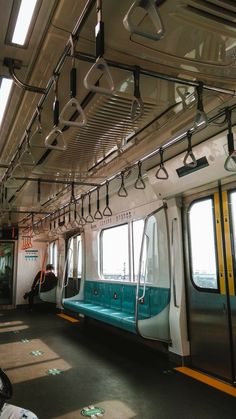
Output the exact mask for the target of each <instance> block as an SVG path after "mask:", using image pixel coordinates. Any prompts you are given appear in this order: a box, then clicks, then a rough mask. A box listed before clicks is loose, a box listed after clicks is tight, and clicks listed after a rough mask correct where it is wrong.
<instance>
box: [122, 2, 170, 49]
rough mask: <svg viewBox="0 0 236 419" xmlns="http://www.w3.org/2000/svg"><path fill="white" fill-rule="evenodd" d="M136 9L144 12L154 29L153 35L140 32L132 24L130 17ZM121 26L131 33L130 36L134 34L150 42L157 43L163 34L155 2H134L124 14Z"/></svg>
mask: <svg viewBox="0 0 236 419" xmlns="http://www.w3.org/2000/svg"><path fill="white" fill-rule="evenodd" d="M138 7H139V8H141V9H144V10H145V11H146V13H147V15H148V16H149V19H150V21H151V22H152V24H153V26H154V28H155V33H151V32H145V31H142V30H141V29H139V27H138V26H137V25H135V24H134V22H133V20H132V16H133V14H134V13H135V10H136V9H137V8H138ZM123 24H124V27H125V29H126V30H127V31H128V32H130V33H131V36H132V35H133V34H135V35H139V36H142V37H144V38H148V39H151V40H152V41H159V40H160V39H162V38H163V36H164V34H165V30H164V26H163V22H162V19H161V16H160V13H159V10H158V7H157V5H156V0H136V1H135V2H134V3H133V4H132V6H131V7H130V8H129V10H128V12H127V13H126V15H125V17H124V19H123Z"/></svg>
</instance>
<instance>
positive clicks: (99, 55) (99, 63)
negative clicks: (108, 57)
mask: <svg viewBox="0 0 236 419" xmlns="http://www.w3.org/2000/svg"><path fill="white" fill-rule="evenodd" d="M96 12H97V24H96V26H95V45H96V61H95V63H94V64H93V65H92V67H91V68H90V69H89V71H88V73H87V74H86V76H85V78H84V86H85V87H86V89H88V90H90V91H91V92H95V93H101V94H103V95H112V94H113V92H114V90H115V85H114V82H113V79H112V76H111V73H110V70H109V67H108V65H107V63H106V61H105V60H104V58H103V54H104V22H103V21H102V0H97V7H96ZM96 73H98V74H99V75H100V78H99V80H100V79H101V77H102V76H104V78H105V79H106V81H107V84H108V87H101V86H99V85H97V77H96V82H95V83H94V79H95V75H96Z"/></svg>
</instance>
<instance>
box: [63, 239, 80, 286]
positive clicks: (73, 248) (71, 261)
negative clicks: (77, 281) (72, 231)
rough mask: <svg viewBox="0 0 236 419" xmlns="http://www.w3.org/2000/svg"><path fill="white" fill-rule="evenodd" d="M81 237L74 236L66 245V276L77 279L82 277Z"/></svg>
mask: <svg viewBox="0 0 236 419" xmlns="http://www.w3.org/2000/svg"><path fill="white" fill-rule="evenodd" d="M81 244H82V243H81V236H80V235H79V236H74V237H72V238H71V239H70V240H69V243H68V246H69V247H68V252H69V254H68V255H67V257H68V276H69V278H79V277H81V275H82V245H81Z"/></svg>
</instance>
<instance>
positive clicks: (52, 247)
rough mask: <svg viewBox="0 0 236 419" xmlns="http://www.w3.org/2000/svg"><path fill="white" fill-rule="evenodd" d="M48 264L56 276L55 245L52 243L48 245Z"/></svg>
mask: <svg viewBox="0 0 236 419" xmlns="http://www.w3.org/2000/svg"><path fill="white" fill-rule="evenodd" d="M49 263H51V264H52V265H53V266H54V272H55V275H57V243H56V242H52V243H50V245H49Z"/></svg>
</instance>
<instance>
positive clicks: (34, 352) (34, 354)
mask: <svg viewBox="0 0 236 419" xmlns="http://www.w3.org/2000/svg"><path fill="white" fill-rule="evenodd" d="M30 355H33V356H42V355H43V352H42V351H32V352H30Z"/></svg>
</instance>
